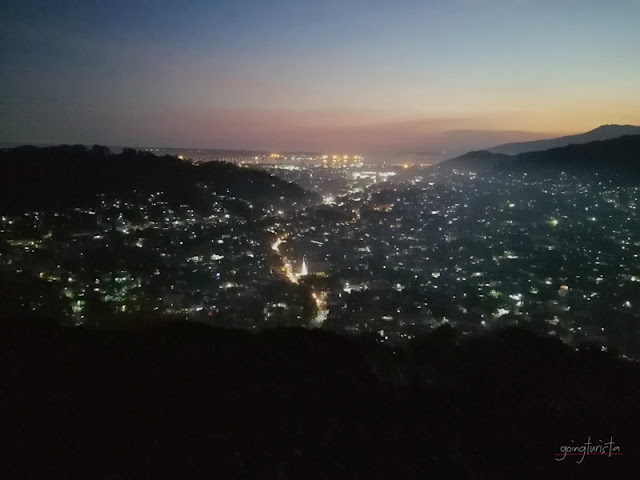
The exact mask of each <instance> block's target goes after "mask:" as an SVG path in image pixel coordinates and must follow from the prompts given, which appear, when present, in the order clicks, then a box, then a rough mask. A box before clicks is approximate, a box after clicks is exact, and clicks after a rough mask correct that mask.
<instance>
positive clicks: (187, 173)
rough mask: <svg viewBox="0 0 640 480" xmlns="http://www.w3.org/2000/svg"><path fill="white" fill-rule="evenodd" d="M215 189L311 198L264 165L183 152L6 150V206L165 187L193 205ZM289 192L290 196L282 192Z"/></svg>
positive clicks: (1, 175) (171, 197)
mask: <svg viewBox="0 0 640 480" xmlns="http://www.w3.org/2000/svg"><path fill="white" fill-rule="evenodd" d="M204 188H206V192H207V193H209V194H218V195H225V196H228V197H235V198H239V199H244V200H248V201H251V202H253V203H284V204H291V203H293V202H296V201H303V200H304V199H305V192H304V191H303V190H302V189H301V188H300V187H298V186H297V185H294V184H291V183H287V182H284V181H282V180H279V179H277V178H275V177H273V176H271V175H269V174H268V173H266V172H264V171H258V170H253V169H248V168H240V167H238V166H235V165H232V164H229V163H222V162H209V163H206V164H202V165H193V164H191V163H189V162H185V161H182V160H179V159H178V158H177V157H172V156H168V155H165V156H162V157H157V156H155V155H153V154H152V153H149V152H138V151H136V150H133V149H124V150H123V152H122V153H120V154H114V153H111V152H110V151H109V150H108V149H107V148H105V147H100V146H94V147H93V148H90V149H88V148H86V147H84V146H82V145H73V146H68V145H64V146H57V147H44V148H37V147H30V146H26V147H18V148H13V149H2V150H0V207H1V208H2V209H3V210H4V211H7V210H17V211H25V210H29V209H35V210H45V209H49V208H59V207H81V206H90V205H95V204H96V202H97V201H98V195H99V194H107V195H113V196H116V197H117V198H118V199H119V200H121V201H126V200H131V199H143V198H147V197H148V195H150V194H153V193H156V192H163V194H164V199H165V200H166V201H169V202H173V203H184V204H189V205H192V206H195V207H197V206H203V205H206V204H207V199H206V198H205V196H204V192H205V191H204ZM281 197H284V198H281Z"/></svg>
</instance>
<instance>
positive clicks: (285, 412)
mask: <svg viewBox="0 0 640 480" xmlns="http://www.w3.org/2000/svg"><path fill="white" fill-rule="evenodd" d="M0 372H1V374H0V391H1V392H2V395H0V415H1V418H0V422H1V424H2V429H0V441H1V442H2V444H1V445H0V451H1V452H2V453H1V455H2V462H0V475H1V476H2V478H95V479H112V478H127V479H135V478H145V479H146V478H154V479H157V478H190V479H191V478H267V479H271V478H274V479H276V478H278V479H300V478H305V479H313V478H339V479H350V478H380V479H389V478H394V479H404V478H412V479H413V478H567V477H580V478H583V477H584V476H587V477H589V478H633V476H632V475H635V474H636V473H637V472H636V471H634V469H635V468H636V467H637V465H638V463H637V460H636V455H635V451H636V450H637V448H638V447H639V446H640V432H639V430H638V428H637V426H638V425H640V411H639V410H638V409H637V402H638V400H640V375H638V374H639V373H640V372H639V371H638V366H637V365H635V364H631V363H626V362H622V361H619V360H617V359H616V358H614V357H613V356H611V355H609V354H605V353H601V352H599V351H596V350H592V349H589V348H585V349H581V350H580V351H579V352H576V351H574V350H572V349H570V348H569V347H567V346H565V345H563V344H562V343H560V342H559V341H556V340H553V339H549V338H542V337H538V336H535V335H533V334H531V333H529V332H527V331H524V330H521V329H505V330H499V331H496V332H493V333H488V334H487V335H485V336H481V337H477V338H473V339H468V338H461V337H459V336H458V335H457V334H456V332H455V331H454V330H453V329H447V328H442V329H439V330H436V331H435V332H434V333H433V334H432V335H429V336H427V337H420V338H418V339H416V340H415V341H414V342H413V343H412V344H411V345H410V346H409V347H408V348H407V349H405V350H396V351H393V350H391V349H390V348H388V347H387V346H385V345H382V344H380V343H378V342H377V341H376V340H374V337H341V336H337V335H334V334H329V333H326V332H323V331H320V330H312V331H311V330H303V329H277V330H270V331H265V332H263V333H260V334H251V333H247V332H241V331H234V330H217V329H211V328H207V327H204V326H199V325H189V324H180V323H177V324H169V325H165V326H163V327H159V328H157V329H153V330H150V331H139V332H129V333H124V332H104V331H103V332H98V331H91V330H83V329H63V328H60V327H56V326H53V325H51V324H49V323H46V322H40V323H39V322H35V321H29V320H28V319H22V320H21V321H18V320H4V321H0ZM589 436H590V437H591V440H592V442H594V443H595V442H597V441H598V440H599V439H604V441H608V440H609V438H610V437H613V440H614V441H615V442H616V444H617V445H619V446H620V447H621V450H622V452H623V454H624V455H623V456H618V457H613V458H607V457H587V458H586V459H585V460H584V462H583V463H582V464H580V465H578V464H576V460H577V459H576V458H575V457H571V458H567V459H565V460H564V461H562V462H558V461H556V460H555V459H554V454H556V453H558V452H559V450H560V447H561V446H562V445H571V442H572V441H574V442H575V444H576V445H582V444H583V443H584V442H586V441H587V438H588V437H589ZM585 472H587V473H585Z"/></svg>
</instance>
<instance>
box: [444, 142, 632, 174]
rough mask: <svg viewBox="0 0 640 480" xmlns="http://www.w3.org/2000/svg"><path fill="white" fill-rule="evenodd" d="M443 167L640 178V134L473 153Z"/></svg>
mask: <svg viewBox="0 0 640 480" xmlns="http://www.w3.org/2000/svg"><path fill="white" fill-rule="evenodd" d="M439 167H440V168H452V169H459V170H469V171H486V170H512V171H526V172H537V171H545V172H553V171H567V172H573V173H587V172H602V173H607V174H611V175H629V176H630V177H632V178H637V176H638V175H640V135H627V136H624V137H620V138H614V139H611V140H601V141H594V142H589V143H584V144H577V145H567V146H564V147H558V148H552V149H549V150H545V151H542V152H526V153H521V154H519V155H506V154H503V153H492V152H489V151H478V152H469V153H466V154H464V155H461V156H459V157H456V158H452V159H451V160H447V161H445V162H442V163H441V164H440V166H439Z"/></svg>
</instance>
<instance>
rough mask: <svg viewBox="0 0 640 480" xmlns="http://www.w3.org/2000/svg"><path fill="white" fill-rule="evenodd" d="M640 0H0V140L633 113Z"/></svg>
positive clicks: (225, 141)
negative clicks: (183, 0)
mask: <svg viewBox="0 0 640 480" xmlns="http://www.w3.org/2000/svg"><path fill="white" fill-rule="evenodd" d="M639 25H640V1H638V0H610V1H604V0H406V1H403V0H396V1H392V0H389V1H381V0H335V1H334V0H326V1H322V0H316V1H307V2H305V1H294V0H292V1H285V0H269V1H266V0H265V1H262V0H260V1H257V0H254V1H251V2H249V1H245V0H233V1H225V2H218V1H211V0H209V1H189V2H170V1H131V0H129V1H120V0H115V1H114V0H111V1H104V0H101V1H93V0H82V1H72V0H64V1H54V0H47V1H34V0H10V1H9V2H3V4H2V6H0V142H18V143H87V144H92V143H100V144H106V145H131V146H151V145H153V146H182V147H212V148H255V149H274V150H315V151H318V150H323V151H329V150H334V151H335V150H341V151H351V152H380V151H397V150H444V149H446V150H448V151H449V150H451V151H454V150H465V149H467V148H471V147H487V146H490V145H493V144H498V143H503V142H505V141H512V140H528V139H533V138H541V137H546V136H555V135H559V134H569V133H577V132H581V131H586V130H590V129H592V128H595V127H596V126H598V125H600V124H603V123H622V124H626V123H630V124H640V55H639V54H638V52H639V51H640V27H639Z"/></svg>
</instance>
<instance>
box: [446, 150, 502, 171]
mask: <svg viewBox="0 0 640 480" xmlns="http://www.w3.org/2000/svg"><path fill="white" fill-rule="evenodd" d="M506 159H509V156H508V155H503V154H500V153H491V152H488V151H486V150H479V151H474V152H469V153H465V154H464V155H460V156H459V157H455V158H452V159H449V160H445V161H444V162H442V163H440V164H438V166H437V167H438V168H445V169H448V168H456V169H461V170H475V171H482V170H488V169H491V168H494V167H496V166H497V165H498V163H500V161H502V160H506Z"/></svg>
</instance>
